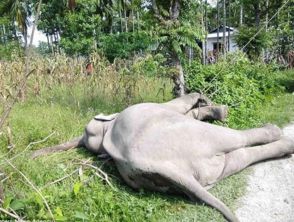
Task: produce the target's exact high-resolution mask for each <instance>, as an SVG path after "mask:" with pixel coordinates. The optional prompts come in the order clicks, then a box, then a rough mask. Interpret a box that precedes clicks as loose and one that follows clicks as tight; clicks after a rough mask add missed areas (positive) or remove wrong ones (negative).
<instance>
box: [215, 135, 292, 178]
mask: <svg viewBox="0 0 294 222" xmlns="http://www.w3.org/2000/svg"><path fill="white" fill-rule="evenodd" d="M293 153H294V140H292V139H290V138H287V137H282V139H280V140H278V141H276V142H272V143H269V144H266V145H261V146H255V147H248V148H240V149H237V150H235V151H232V152H230V153H227V154H225V167H224V170H223V172H222V174H221V176H220V177H219V179H218V180H221V179H223V178H225V177H227V176H230V175H232V174H235V173H237V172H239V171H241V170H243V169H245V168H246V167H248V166H249V165H251V164H254V163H257V162H260V161H263V160H267V159H272V158H278V157H282V156H285V155H288V154H293Z"/></svg>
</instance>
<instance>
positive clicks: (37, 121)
mask: <svg viewBox="0 0 294 222" xmlns="http://www.w3.org/2000/svg"><path fill="white" fill-rule="evenodd" d="M235 57H236V56H235ZM235 57H234V58H235ZM232 58H233V57H232ZM92 60H93V61H94V64H95V65H94V67H95V69H94V72H93V73H92V75H86V74H85V70H84V68H83V67H84V63H83V62H84V61H83V60H77V59H71V58H68V57H65V56H58V57H55V58H40V57H34V58H33V59H32V61H31V64H32V69H34V71H33V73H32V74H31V76H30V77H29V79H28V82H27V87H26V91H25V92H24V93H25V95H26V96H25V97H26V99H25V101H24V102H21V101H20V100H19V101H18V102H17V103H16V105H15V106H14V107H13V109H12V112H11V114H10V116H9V118H8V120H7V124H6V125H5V127H4V128H3V130H2V133H1V135H0V155H1V159H0V165H1V175H0V176H1V186H2V187H3V190H4V192H3V195H4V196H5V198H3V201H4V202H3V204H2V208H3V209H6V210H8V211H9V212H14V213H15V215H18V216H20V217H24V219H27V220H29V219H52V215H53V218H54V219H55V220H57V221H78V220H81V221H97V220H99V221H179V220H181V221H191V220H197V221H209V220H214V221H215V220H216V221H222V220H223V217H222V215H220V214H219V213H218V212H217V211H216V210H214V209H212V208H210V207H208V206H206V205H204V204H202V203H197V204H196V205H195V204H193V203H191V202H189V201H188V199H187V198H186V197H184V196H172V195H166V194H159V193H154V192H150V191H146V190H140V191H139V192H136V191H133V190H132V189H130V188H129V187H128V186H127V185H125V183H124V182H123V181H122V179H121V178H120V176H119V174H118V172H117V170H116V168H115V166H114V164H113V163H112V161H111V160H99V159H98V158H96V157H95V156H92V155H91V154H90V153H88V152H86V151H84V150H83V149H76V150H70V151H68V152H64V153H56V154H53V155H50V156H47V157H42V158H38V159H36V160H32V159H30V153H31V151H32V150H36V149H39V148H41V147H45V146H50V145H54V144H58V143H61V142H63V141H67V140H69V139H71V138H72V137H75V136H78V135H80V134H82V132H83V128H84V126H85V124H87V123H88V121H89V120H90V119H91V118H92V117H93V116H94V115H96V114H98V113H100V112H103V113H106V114H109V113H114V112H120V111H121V110H123V109H124V108H126V107H127V106H129V105H131V104H135V103H139V102H147V101H148V102H164V101H167V100H170V99H172V98H173V96H172V93H171V92H172V86H173V84H172V82H171V81H170V78H169V77H168V73H169V69H168V68H166V67H164V66H162V65H161V62H160V59H159V58H158V56H157V57H154V56H151V55H149V56H145V57H137V58H134V60H132V61H130V60H127V61H126V60H116V61H115V62H114V63H112V64H110V63H109V62H107V60H105V59H104V58H103V57H100V56H98V55H96V54H93V55H92ZM224 67H226V69H224ZM228 67H229V68H228ZM23 68H24V62H23V60H22V59H16V60H14V61H7V62H2V63H1V69H0V79H1V84H2V85H1V98H2V102H3V103H2V107H4V104H7V103H4V100H5V101H10V100H11V99H12V98H13V97H14V96H17V95H15V93H16V88H17V86H18V85H19V82H20V81H21V78H20V75H19V72H21V70H22V69H23ZM187 70H189V71H188V73H189V74H188V76H187V82H188V84H189V85H188V86H189V88H190V89H191V90H193V91H195V90H199V88H198V87H200V88H201V89H203V93H206V94H207V95H208V96H210V97H211V98H212V99H213V100H214V101H215V102H217V103H220V104H227V105H229V107H230V116H229V118H228V120H227V121H226V122H225V123H218V124H224V125H228V126H230V127H234V128H247V127H253V126H258V125H262V124H263V123H266V122H274V123H278V124H279V125H283V124H285V123H287V122H288V121H290V120H291V118H292V117H293V107H294V106H293V105H294V99H293V95H292V94H291V93H290V92H292V90H293V77H294V73H293V71H278V70H277V69H275V67H274V66H265V65H263V64H259V63H258V64H257V63H254V64H253V63H251V62H250V61H249V60H248V59H247V58H246V57H244V56H242V54H239V56H238V59H237V60H235V59H232V60H229V59H228V60H226V61H223V62H219V63H218V64H216V65H211V66H202V65H200V64H199V63H195V64H191V65H190V66H188V67H187ZM10 164H12V165H10ZM93 166H94V167H93ZM13 167H15V168H13ZM95 167H97V168H99V169H101V170H103V172H105V173H106V174H107V177H106V174H104V173H101V172H100V171H99V170H97V169H95ZM16 169H17V170H16ZM18 170H19V171H21V172H22V173H23V174H24V175H25V176H26V178H25V177H24V176H23V175H21V174H20V172H19V171H18ZM246 172H248V170H246V171H245V172H243V173H241V174H237V175H235V176H232V177H230V178H228V179H225V180H224V181H222V182H221V183H219V184H218V185H216V186H215V187H214V188H212V190H211V192H212V193H213V194H214V195H215V196H217V197H218V198H220V199H221V200H223V201H224V202H225V203H226V204H227V205H228V206H230V207H232V208H233V209H236V200H237V198H238V197H240V196H241V195H242V194H243V192H244V190H245V185H246V174H247V173H246ZM28 181H30V182H32V184H34V186H35V187H37V189H38V190H39V191H40V192H41V194H42V196H43V197H44V198H45V199H46V201H47V202H48V206H49V207H50V211H51V212H52V215H50V211H49V210H48V208H47V207H46V205H45V202H44V200H43V199H42V198H41V196H40V194H38V193H37V192H36V190H34V189H33V187H32V185H31V184H29V182H28ZM0 218H1V219H10V218H11V217H10V216H8V215H7V214H4V213H1V214H0Z"/></svg>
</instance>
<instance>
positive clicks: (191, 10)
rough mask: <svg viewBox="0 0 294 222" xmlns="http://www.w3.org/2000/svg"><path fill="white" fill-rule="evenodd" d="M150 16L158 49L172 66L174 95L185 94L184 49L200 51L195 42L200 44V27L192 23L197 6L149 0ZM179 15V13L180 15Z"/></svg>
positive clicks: (163, 0)
mask: <svg viewBox="0 0 294 222" xmlns="http://www.w3.org/2000/svg"><path fill="white" fill-rule="evenodd" d="M150 3H151V5H152V11H151V13H152V15H153V16H154V19H155V20H156V23H155V25H154V29H153V34H154V38H155V40H156V43H157V48H158V49H159V50H161V51H165V52H166V53H165V54H167V55H168V57H169V59H170V64H171V66H173V67H175V70H176V73H175V75H174V83H175V87H174V94H175V95H176V96H181V95H183V94H184V93H185V79H184V70H183V66H182V62H183V59H184V57H185V54H184V50H185V47H186V46H189V47H192V48H194V49H195V50H199V46H198V44H197V43H196V40H197V39H199V40H202V39H203V34H204V33H202V30H201V27H200V26H199V23H195V22H191V21H193V18H195V21H196V17H197V16H198V14H197V13H195V12H197V10H199V8H198V7H199V4H198V3H197V2H194V1H193V2H191V1H188V0H185V1H179V0H173V1H167V0H152V1H151V2H150ZM181 12H182V13H181Z"/></svg>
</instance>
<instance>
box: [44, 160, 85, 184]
mask: <svg viewBox="0 0 294 222" xmlns="http://www.w3.org/2000/svg"><path fill="white" fill-rule="evenodd" d="M90 160H91V158H89V159H87V160H85V161H84V162H82V163H88V162H89V161H90ZM79 169H80V168H77V169H75V170H74V171H72V172H71V173H70V174H67V175H65V176H63V177H61V178H59V179H57V180H54V181H52V182H49V183H47V184H45V185H44V186H43V187H42V188H40V189H44V188H46V187H48V186H51V185H53V184H56V183H59V182H60V181H63V180H65V179H66V178H68V177H70V176H72V175H73V174H75V173H77V172H79Z"/></svg>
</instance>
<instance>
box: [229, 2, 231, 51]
mask: <svg viewBox="0 0 294 222" xmlns="http://www.w3.org/2000/svg"><path fill="white" fill-rule="evenodd" d="M228 11H229V15H228V17H229V18H228V27H229V32H228V52H229V51H230V44H231V42H230V41H231V27H230V18H231V9H230V0H228Z"/></svg>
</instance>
